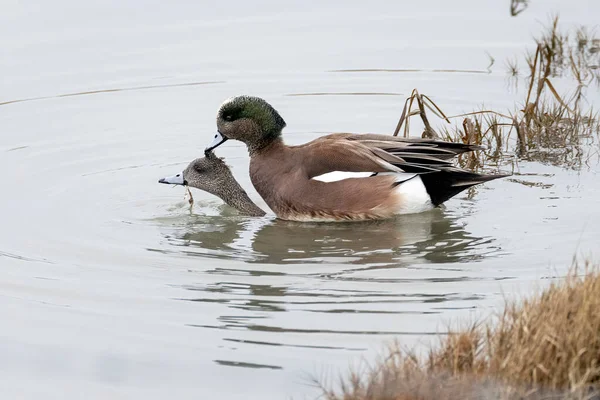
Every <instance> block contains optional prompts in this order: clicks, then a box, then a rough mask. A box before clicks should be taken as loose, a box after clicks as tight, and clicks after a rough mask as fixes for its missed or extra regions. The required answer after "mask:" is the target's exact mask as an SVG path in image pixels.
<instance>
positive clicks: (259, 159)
mask: <svg viewBox="0 0 600 400" xmlns="http://www.w3.org/2000/svg"><path fill="white" fill-rule="evenodd" d="M285 127H286V123H285V121H284V119H283V118H282V117H281V115H280V114H279V113H278V112H277V110H276V109H275V108H274V107H273V106H271V105H270V104H269V103H268V102H267V101H265V100H264V99H262V98H259V97H255V96H246V95H242V96H235V97H232V98H229V99H227V100H226V101H225V102H223V103H222V104H221V106H220V107H219V110H218V112H217V132H216V134H215V135H214V139H213V141H212V143H211V144H210V145H209V146H208V147H206V149H205V153H206V154H208V153H210V152H212V151H213V150H214V149H216V148H217V147H219V146H220V145H222V144H223V143H225V142H226V141H227V140H238V141H241V142H242V143H244V144H245V145H246V147H247V149H248V154H249V156H250V167H249V173H250V180H251V182H252V184H253V186H254V188H255V189H256V191H257V192H258V194H259V195H260V196H261V197H262V198H263V200H264V201H265V202H266V204H267V205H268V206H269V207H270V208H271V210H272V211H273V212H274V213H275V215H276V216H277V217H278V218H280V219H284V220H292V221H364V220H378V219H387V218H392V217H394V216H396V215H400V214H412V213H420V212H425V211H428V210H431V209H433V208H435V207H438V206H440V205H441V204H443V203H444V202H445V201H447V200H448V199H450V198H452V197H454V196H456V195H457V194H459V193H460V192H462V191H463V190H465V189H468V188H470V187H472V186H475V185H478V184H482V183H484V182H488V181H491V180H494V179H497V178H501V177H504V176H507V175H504V174H489V175H484V174H478V173H475V172H471V171H467V170H464V169H461V168H458V167H456V166H455V165H454V163H453V159H454V158H455V157H456V156H458V155H459V154H462V153H466V152H471V151H476V150H482V149H483V147H481V146H477V145H472V144H463V143H454V142H446V141H441V140H434V139H424V138H403V137H396V136H389V135H384V134H373V133H366V134H355V133H332V134H329V135H325V136H322V137H319V138H317V139H315V140H312V141H310V142H308V143H305V144H301V145H296V146H290V145H286V144H285V143H284V141H283V138H282V131H283V129H284V128H285Z"/></svg>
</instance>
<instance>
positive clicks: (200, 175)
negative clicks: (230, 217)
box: [158, 151, 265, 216]
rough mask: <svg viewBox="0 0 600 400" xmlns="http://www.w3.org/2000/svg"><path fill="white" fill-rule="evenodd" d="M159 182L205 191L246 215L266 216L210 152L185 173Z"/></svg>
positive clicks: (220, 159) (221, 160)
mask: <svg viewBox="0 0 600 400" xmlns="http://www.w3.org/2000/svg"><path fill="white" fill-rule="evenodd" d="M158 182H159V183H167V184H173V185H185V186H189V187H193V188H196V189H200V190H204V191H205V192H208V193H210V194H213V195H215V196H217V197H220V198H221V199H222V200H223V201H224V202H226V203H227V204H229V205H230V206H232V207H234V208H236V209H238V210H239V211H240V212H241V213H242V214H244V215H251V216H262V215H265V213H264V211H263V210H261V209H260V208H259V207H258V206H257V205H256V204H254V203H253V202H252V200H250V198H249V197H248V195H247V193H246V192H245V191H244V189H243V188H242V187H241V186H240V184H239V183H238V182H237V181H236V179H235V177H234V176H233V174H232V173H231V169H230V168H229V166H228V165H227V164H226V163H225V161H223V159H222V158H219V157H217V156H216V155H215V154H214V153H213V152H210V151H209V152H207V153H206V154H205V156H204V157H202V158H197V159H195V160H194V161H192V162H191V163H190V164H189V165H188V166H187V168H186V169H184V170H183V172H180V173H178V174H176V175H173V176H169V177H166V178H162V179H159V181H158Z"/></svg>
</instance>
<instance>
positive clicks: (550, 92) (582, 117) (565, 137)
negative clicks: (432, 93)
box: [394, 17, 600, 169]
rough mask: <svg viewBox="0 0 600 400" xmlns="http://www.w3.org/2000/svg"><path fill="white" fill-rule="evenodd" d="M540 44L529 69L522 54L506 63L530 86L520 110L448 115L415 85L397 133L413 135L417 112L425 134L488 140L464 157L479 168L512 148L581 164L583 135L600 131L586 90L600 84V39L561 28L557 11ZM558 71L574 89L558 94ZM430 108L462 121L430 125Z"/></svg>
mask: <svg viewBox="0 0 600 400" xmlns="http://www.w3.org/2000/svg"><path fill="white" fill-rule="evenodd" d="M535 44H536V47H535V51H533V52H531V53H528V54H526V56H525V61H526V64H527V66H528V73H527V74H526V75H525V74H522V73H521V71H520V70H519V67H518V62H517V60H511V61H509V62H508V63H507V66H508V74H509V78H510V79H511V80H513V81H514V83H515V85H518V82H519V79H520V78H521V77H523V79H524V87H525V88H526V89H527V90H526V91H525V93H524V99H523V101H522V103H521V104H520V105H518V106H517V107H516V109H515V110H509V111H506V112H498V111H496V110H489V109H482V110H478V111H474V112H471V113H467V114H461V115H454V116H450V117H449V116H447V115H446V114H444V112H443V111H442V110H441V108H440V107H439V106H438V105H436V104H435V103H434V102H433V101H432V100H431V98H430V97H428V96H426V95H424V94H420V93H419V92H418V91H417V90H416V89H415V90H413V92H412V93H411V96H410V97H409V98H408V99H407V100H406V102H405V105H404V109H403V111H402V115H401V117H400V120H399V121H398V124H397V127H396V129H395V131H394V136H395V135H398V134H399V133H400V132H403V134H404V136H408V132H409V122H410V118H411V117H414V116H417V115H418V116H419V117H420V119H421V120H422V121H423V124H424V126H425V129H424V131H423V134H422V136H423V137H429V138H445V139H447V140H451V141H462V142H464V143H469V144H478V145H484V146H486V148H487V149H488V150H487V151H486V152H480V153H471V154H468V155H465V156H464V157H461V159H460V160H459V162H460V163H461V166H463V167H469V168H472V169H477V168H478V167H481V166H483V165H484V164H489V163H490V162H495V163H498V162H499V161H500V159H501V158H502V157H503V156H505V155H511V156H512V155H513V154H514V155H516V156H518V157H519V158H526V159H533V160H537V161H541V162H546V163H551V164H555V165H557V164H558V165H561V166H566V167H572V168H578V167H580V166H581V164H582V161H585V160H582V154H583V152H582V151H581V149H580V146H581V144H582V139H588V138H594V139H596V138H597V135H598V134H599V133H600V120H599V118H598V114H597V113H596V112H595V111H594V110H593V109H592V108H591V107H587V108H586V107H585V105H584V103H585V93H586V90H587V89H588V88H589V87H591V86H597V85H600V39H598V38H596V37H595V35H594V32H592V31H589V30H588V29H586V28H584V27H580V28H577V29H576V30H575V31H574V32H571V33H570V34H567V33H564V32H562V31H561V30H560V29H559V19H558V17H554V18H553V19H552V21H551V23H550V24H549V25H548V26H547V27H546V28H545V30H544V31H543V33H542V34H541V36H540V37H538V38H537V39H535ZM556 77H565V78H569V79H571V80H572V81H573V86H574V90H573V92H572V93H570V94H569V95H561V94H559V92H558V90H557V89H556V86H555V85H554V83H553V79H554V78H556ZM428 112H432V113H433V114H435V115H436V116H437V117H439V118H441V119H443V120H444V121H446V122H447V123H449V122H450V120H451V119H456V118H461V119H462V122H461V123H460V124H457V125H455V126H454V127H449V128H445V129H444V130H443V131H442V132H441V133H439V132H436V131H435V129H433V127H432V126H431V123H430V121H429V118H428V114H427V113H428Z"/></svg>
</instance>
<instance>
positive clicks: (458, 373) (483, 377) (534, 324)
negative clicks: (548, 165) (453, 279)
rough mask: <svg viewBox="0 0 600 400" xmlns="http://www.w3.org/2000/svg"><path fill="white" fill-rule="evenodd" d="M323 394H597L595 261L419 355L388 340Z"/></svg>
mask: <svg viewBox="0 0 600 400" xmlns="http://www.w3.org/2000/svg"><path fill="white" fill-rule="evenodd" d="M322 389H323V397H324V398H326V399H329V400H384V399H386V400H413V399H415V400H416V399H419V400H429V399H432V400H433V399H438V400H440V399H600V265H598V264H591V263H589V262H586V263H585V264H584V265H583V266H580V265H579V266H578V265H574V266H573V267H572V268H571V270H570V272H569V273H568V274H567V276H566V277H565V278H563V279H561V280H559V281H557V282H555V283H552V284H551V285H550V286H549V287H547V288H546V289H544V290H541V291H538V292H537V293H536V294H535V295H533V296H531V297H529V298H526V299H523V300H519V301H516V300H507V302H506V304H505V307H504V310H503V311H502V312H501V313H500V314H498V315H496V316H495V317H494V318H491V319H490V320H489V321H487V322H485V323H480V324H472V325H470V326H468V327H466V328H464V329H459V330H456V331H449V332H447V333H446V334H445V335H444V336H443V338H442V339H441V340H440V342H439V343H438V345H435V346H433V348H432V349H430V350H429V351H428V352H427V354H426V355H425V356H418V355H416V354H415V353H413V352H411V351H407V350H404V349H402V348H401V346H400V345H399V344H396V345H394V346H392V347H391V348H390V349H389V353H388V354H387V355H386V357H385V358H383V359H381V360H380V361H379V362H378V363H377V364H376V365H374V366H371V367H369V368H367V369H366V370H365V371H362V372H356V373H352V374H350V376H348V377H345V378H343V379H342V380H341V383H340V384H339V385H337V387H336V388H330V387H325V386H322Z"/></svg>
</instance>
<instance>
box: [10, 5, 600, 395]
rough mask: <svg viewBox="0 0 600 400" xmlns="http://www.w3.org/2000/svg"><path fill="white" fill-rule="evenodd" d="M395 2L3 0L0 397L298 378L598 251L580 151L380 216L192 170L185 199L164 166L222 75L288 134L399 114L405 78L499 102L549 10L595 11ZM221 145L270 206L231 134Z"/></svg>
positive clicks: (223, 82) (173, 165) (390, 122)
mask: <svg viewBox="0 0 600 400" xmlns="http://www.w3.org/2000/svg"><path fill="white" fill-rule="evenodd" d="M396 3H397V4H393V5H392V4H391V3H388V2H378V1H376V2H369V3H368V4H367V3H365V2H354V1H351V2H348V1H344V2H330V3H327V4H326V5H321V6H316V5H308V3H307V4H305V2H295V3H289V4H287V3H286V6H285V7H283V6H282V5H280V3H278V2H273V1H264V2H252V3H251V4H250V3H246V2H241V1H234V2H226V3H222V4H219V5H214V4H213V3H212V2H210V3H209V2H206V3H204V2H191V1H190V2H187V1H179V2H175V3H166V2H137V1H133V2H128V3H127V4H126V5H123V4H122V2H117V1H109V2H106V1H103V2H99V1H98V2H84V3H81V2H74V1H69V0H62V1H58V2H52V3H50V2H48V4H46V3H39V4H37V5H36V4H25V3H21V2H16V1H8V2H5V3H4V4H3V12H2V15H0V76H2V81H1V83H0V89H1V90H0V104H1V105H0V139H1V140H0V168H1V170H2V177H3V179H2V196H0V209H1V210H2V223H1V224H0V318H1V319H2V321H3V323H2V329H1V330H0V372H1V374H2V377H3V379H2V380H1V381H0V394H1V395H2V398H7V399H8V398H19V399H29V398H57V399H58V398H60V399H78V398H82V397H84V396H85V397H86V398H97V399H106V398H111V399H120V398H123V399H125V398H127V399H131V398H142V397H143V398H147V399H164V398H166V397H167V396H177V397H178V398H182V399H198V398H202V397H203V396H206V395H215V394H217V395H220V396H222V398H227V399H238V398H239V399H247V398H262V399H267V398H268V399H271V398H272V399H281V398H289V397H290V396H294V397H295V398H304V397H307V398H311V397H312V396H314V394H315V393H316V390H315V389H314V388H313V387H311V386H309V379H308V378H309V377H310V376H311V375H317V376H321V375H322V374H330V376H331V375H332V374H333V375H335V374H337V373H339V372H340V371H344V370H345V368H346V367H347V366H348V365H349V364H350V363H354V364H356V363H357V362H359V361H360V360H361V359H363V358H366V359H367V360H372V359H373V358H374V357H375V356H376V355H377V354H378V352H379V351H380V350H381V349H382V346H383V344H384V343H385V341H386V340H390V339H392V338H397V337H399V338H400V340H402V342H403V343H405V344H407V345H417V344H419V343H427V342H429V341H432V340H434V335H435V334H436V332H439V331H440V330H442V329H443V328H444V326H445V324H446V323H447V322H448V321H450V320H454V319H457V318H463V319H465V318H466V319H472V318H475V317H480V316H485V315H489V314H490V313H491V312H493V311H494V309H495V308H496V307H497V306H498V305H499V304H501V301H502V297H503V296H504V295H505V294H511V293H514V292H517V293H527V292H528V291H530V290H531V288H532V287H534V286H536V285H540V284H544V282H547V281H548V279H547V278H549V277H554V276H560V275H561V274H564V271H565V267H566V266H567V265H568V263H569V262H570V260H571V258H572V256H573V254H575V253H577V254H584V255H588V254H594V251H595V250H596V249H597V244H598V239H599V238H600V210H599V209H598V207H597V205H598V200H597V199H598V198H599V197H600V181H599V179H598V172H599V171H600V168H599V167H598V160H597V156H595V155H593V152H592V156H591V157H590V158H589V160H588V163H587V165H584V167H583V168H581V169H580V170H573V169H562V168H559V167H556V166H552V165H551V164H548V163H540V162H534V161H519V162H518V163H516V164H515V167H514V173H515V174H514V176H513V177H512V178H511V179H504V180H499V181H494V182H491V183H489V184H486V185H484V186H480V187H478V188H477V190H476V191H474V192H472V193H465V194H463V195H460V196H458V197H457V198H455V199H453V200H451V201H449V202H448V203H447V205H446V207H445V208H443V209H437V210H434V211H433V212H430V213H424V214H420V215H412V216H405V217H402V218H399V219H398V220H395V221H385V222H371V223H356V224H299V223H290V222H284V221H278V220H276V219H274V218H273V216H267V217H265V218H246V217H241V216H239V215H237V213H236V212H235V211H234V210H232V209H230V208H228V207H226V206H224V205H222V203H221V202H220V201H219V200H218V199H215V198H214V197H211V196H210V195H208V194H204V193H201V192H198V191H195V192H194V197H195V199H196V204H195V205H194V207H193V208H191V209H190V207H189V205H188V203H187V202H186V200H185V199H184V191H183V190H182V188H181V187H179V188H170V187H168V186H164V185H158V184H157V183H156V181H157V179H158V178H159V177H162V176H166V175H170V174H172V173H175V172H177V171H180V170H181V169H182V167H184V166H185V165H187V163H188V162H189V161H190V160H192V159H193V158H195V157H198V156H200V155H201V152H202V149H203V148H204V146H205V145H206V143H207V142H208V141H209V140H210V138H211V135H212V133H213V132H214V126H215V124H214V118H215V114H216V110H217V108H218V106H219V104H220V103H221V102H222V101H223V100H224V99H225V98H227V97H229V96H231V95H235V94H242V93H247V94H254V95H258V96H262V97H265V98H266V99H267V100H268V101H270V102H271V103H272V104H273V105H274V106H275V107H276V108H278V109H279V110H280V112H281V113H282V115H283V116H284V117H285V119H286V121H287V123H288V126H289V128H287V129H286V131H285V136H284V137H285V139H286V141H287V142H288V143H290V144H295V143H302V142H305V141H307V140H311V139H313V138H316V137H318V136H320V135H322V134H324V133H329V132H335V131H351V132H382V133H385V132H391V131H392V130H393V128H394V127H395V123H396V119H397V118H398V116H399V114H400V111H401V108H402V106H403V99H404V97H405V96H406V95H408V94H409V93H410V91H411V90H412V89H413V88H415V87H417V88H418V89H419V90H420V91H421V93H426V94H429V95H431V97H433V98H434V99H435V101H436V102H437V103H438V104H439V105H440V106H442V107H443V108H444V110H445V111H446V112H447V113H448V114H458V113H461V112H468V111H471V110H473V109H475V108H477V107H479V106H480V105H481V104H485V105H486V106H489V107H494V108H497V109H506V108H508V107H512V105H513V104H514V103H515V100H516V99H518V98H520V97H519V94H518V93H515V91H514V90H512V91H511V90H509V86H508V84H507V81H506V72H505V66H504V62H505V60H506V59H508V58H510V57H517V56H519V55H520V54H521V53H522V51H523V50H524V49H525V48H526V47H527V46H529V45H530V43H531V36H532V34H534V33H537V32H538V31H539V28H540V23H541V22H544V21H546V17H547V15H548V13H550V12H556V11H558V12H560V13H561V15H562V19H563V22H564V24H565V26H570V25H571V24H574V23H583V24H586V23H587V24H593V23H596V22H597V21H596V20H595V17H596V16H597V15H599V14H600V3H598V2H592V1H583V0H580V1H577V2H575V4H576V6H573V4H574V3H566V2H561V1H544V2H541V1H533V4H532V5H531V7H530V8H529V9H528V10H527V11H526V12H524V13H523V14H521V15H520V16H519V17H518V18H511V17H510V16H509V12H508V8H509V7H508V1H506V2H496V3H498V4H491V2H481V1H451V2H449V1H442V0H438V1H427V2H410V3H409V2H406V3H405V2H396ZM488 3H489V4H488ZM504 3H506V4H504ZM542 3H543V4H542ZM486 53H489V54H490V55H491V56H492V57H494V58H495V60H496V63H495V64H494V65H493V66H492V68H491V72H489V73H488V70H487V67H488V65H489V57H488V55H487V54H486ZM557 85H559V86H561V85H562V87H563V88H569V85H568V83H567V82H562V83H561V82H560V80H559V81H557ZM589 97H590V100H592V101H594V102H597V101H598V100H600V99H599V98H598V92H597V91H592V92H590V96H589ZM413 133H414V134H418V133H419V131H418V126H415V131H414V132H413ZM218 154H219V155H220V156H223V157H226V159H227V160H228V163H229V164H230V165H231V166H232V167H233V169H234V173H235V175H236V176H237V177H238V179H239V180H240V181H241V183H242V185H243V186H244V187H245V188H246V189H248V191H249V193H250V194H251V197H252V198H253V199H255V200H256V201H257V203H258V204H259V205H261V206H262V207H265V208H266V206H265V204H264V202H262V200H261V199H260V198H259V196H258V195H257V194H256V192H254V191H253V189H252V186H251V184H250V182H249V178H248V174H247V168H248V157H247V154H246V151H245V149H244V148H243V146H242V145H241V144H239V143H230V142H228V143H227V144H226V145H225V146H222V147H221V148H219V150H218ZM504 168H505V170H508V171H510V170H512V167H511V166H504Z"/></svg>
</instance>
